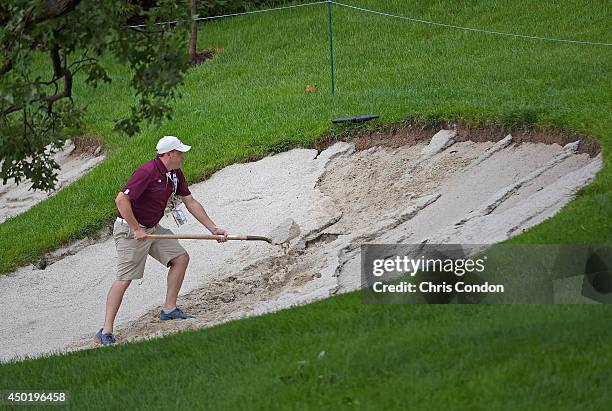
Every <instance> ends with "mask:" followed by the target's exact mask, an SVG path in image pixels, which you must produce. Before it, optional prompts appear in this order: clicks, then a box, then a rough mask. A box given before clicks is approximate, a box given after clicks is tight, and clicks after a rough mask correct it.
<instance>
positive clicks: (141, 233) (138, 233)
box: [134, 227, 148, 241]
mask: <svg viewBox="0 0 612 411" xmlns="http://www.w3.org/2000/svg"><path fill="white" fill-rule="evenodd" d="M147 235H148V234H147V233H146V231H145V230H143V229H142V228H141V227H138V228H137V229H136V230H135V231H134V239H135V240H141V241H142V240H146V239H147Z"/></svg>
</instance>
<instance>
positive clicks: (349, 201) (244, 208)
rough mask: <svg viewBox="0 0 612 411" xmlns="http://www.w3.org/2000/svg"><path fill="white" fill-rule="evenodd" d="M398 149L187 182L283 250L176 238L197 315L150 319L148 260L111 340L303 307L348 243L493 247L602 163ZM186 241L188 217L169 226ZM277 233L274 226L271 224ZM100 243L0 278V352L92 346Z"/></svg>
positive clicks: (100, 314)
mask: <svg viewBox="0 0 612 411" xmlns="http://www.w3.org/2000/svg"><path fill="white" fill-rule="evenodd" d="M455 138H456V136H455V133H454V132H452V131H441V132H440V133H438V134H437V135H436V136H434V137H433V138H432V140H431V142H430V144H427V145H426V144H416V145H412V146H403V147H399V148H384V147H372V148H369V149H367V150H362V151H355V146H354V144H349V143H343V142H341V143H336V144H334V145H333V146H331V147H329V148H327V149H326V150H324V151H322V152H321V153H318V152H317V151H316V150H306V149H295V150H291V151H288V152H285V153H281V154H278V155H274V156H269V157H266V158H264V159H262V160H259V161H256V162H252V163H246V164H236V165H232V166H229V167H226V168H225V169H223V170H221V171H219V172H217V173H215V174H214V175H213V176H212V177H211V178H210V179H208V180H207V181H205V182H203V183H200V184H197V185H193V186H191V191H192V193H193V195H194V196H195V197H196V198H198V199H200V200H201V201H202V203H203V204H204V206H205V207H206V209H207V211H208V212H209V214H210V215H211V216H212V217H213V219H214V220H215V221H216V222H217V224H219V225H220V226H222V227H225V228H227V229H228V231H230V233H232V234H243V233H248V234H259V235H266V234H268V233H270V232H272V233H276V234H277V235H278V236H285V238H287V239H290V241H289V242H288V243H287V247H286V249H284V250H283V249H282V248H281V247H279V246H272V245H269V244H267V243H261V242H228V243H224V244H218V243H216V242H214V241H183V242H182V244H183V246H184V247H185V248H186V249H187V251H188V252H189V253H190V255H191V263H190V266H189V269H188V272H187V276H186V279H185V283H184V285H183V291H182V294H181V296H179V306H181V308H183V309H184V310H185V311H187V312H190V313H192V314H194V315H195V316H196V318H193V319H189V320H183V321H169V322H161V321H160V320H159V319H158V313H159V307H160V305H161V303H162V302H163V297H164V293H165V275H166V270H165V269H164V267H162V266H161V265H160V264H158V263H157V262H156V261H154V260H152V259H149V261H148V262H147V268H146V272H145V279H144V281H143V283H142V284H141V285H138V284H137V282H133V283H132V285H131V286H130V288H129V289H128V291H127V293H126V296H125V298H124V303H123V305H122V307H121V310H120V312H119V315H118V318H117V323H116V329H115V333H116V335H117V337H118V338H119V339H120V340H121V341H133V340H138V339H143V338H151V337H157V336H161V335H165V334H169V333H173V332H177V331H179V330H183V329H190V328H200V327H206V326H210V325H214V324H218V323H222V322H225V321H228V320H231V319H235V318H239V317H243V316H249V315H258V314H262V313H265V312H269V311H273V310H278V309H281V308H286V307H289V306H292V305H296V304H303V303H306V302H309V301H313V300H316V299H321V298H326V297H329V296H330V295H333V294H336V293H340V292H347V291H351V290H355V289H357V288H358V287H359V280H360V268H359V260H360V255H359V247H360V245H361V244H363V243H367V242H379V243H384V242H388V243H421V242H429V243H450V242H463V243H478V244H486V243H494V242H498V241H501V240H504V239H506V238H509V237H512V236H514V235H517V234H519V233H521V232H523V231H524V230H526V229H528V228H529V227H532V226H533V225H536V224H538V223H539V222H541V221H543V220H544V219H546V218H549V217H550V216H552V215H553V214H555V213H556V212H558V211H559V210H560V209H561V207H563V205H564V204H566V203H567V202H568V201H570V200H571V198H572V197H573V196H574V195H575V193H576V192H577V191H578V190H579V189H580V188H581V187H583V186H584V185H586V184H587V183H588V182H589V181H590V180H591V179H592V178H593V177H594V176H595V174H596V173H597V171H598V170H599V169H600V168H601V166H602V160H601V155H598V156H597V157H596V158H591V157H590V156H589V155H588V154H578V153H577V152H576V149H577V144H568V145H566V146H565V147H562V146H560V145H557V144H552V145H546V144H541V143H520V144H515V143H513V142H512V138H511V137H510V136H509V137H507V138H506V139H504V140H501V141H499V142H497V143H493V142H483V143H475V142H471V141H465V142H455ZM161 224H162V225H164V226H166V227H169V228H171V229H173V230H174V231H175V232H177V233H179V232H182V233H197V232H203V231H204V229H203V228H201V227H198V225H197V224H196V223H195V219H193V218H190V219H189V222H188V223H187V224H186V225H185V226H182V227H181V228H180V229H177V228H176V226H175V225H174V223H173V222H172V221H171V220H170V219H169V218H165V219H164V220H162V222H161ZM279 226H280V227H279ZM114 270H115V248H114V244H113V242H112V240H103V241H100V242H98V243H96V244H92V245H87V246H84V247H82V249H81V250H80V251H79V252H78V253H77V254H75V255H68V256H66V257H65V258H63V259H61V260H59V261H57V262H55V263H53V264H51V265H49V266H48V267H47V268H46V269H45V270H38V269H36V268H35V267H33V266H29V267H24V268H22V269H20V270H18V271H17V272H14V273H12V274H10V275H8V276H6V277H4V278H0V289H1V290H2V291H1V293H2V295H1V301H2V303H0V304H1V306H0V307H1V308H3V309H5V310H9V309H10V310H11V311H15V310H17V311H18V312H17V314H18V315H16V316H12V318H11V319H0V327H2V329H4V330H8V329H10V330H11V332H10V333H2V335H1V336H0V347H1V348H0V356H1V358H2V359H5V360H6V359H9V358H12V357H15V356H18V355H19V356H21V355H37V354H41V353H49V352H52V351H62V350H65V349H80V348H87V347H91V346H93V344H92V342H91V339H92V336H93V334H94V333H95V331H97V330H98V329H99V327H100V326H101V324H102V322H103V319H104V302H105V298H106V292H107V290H108V287H109V286H110V283H111V282H112V281H113V279H114Z"/></svg>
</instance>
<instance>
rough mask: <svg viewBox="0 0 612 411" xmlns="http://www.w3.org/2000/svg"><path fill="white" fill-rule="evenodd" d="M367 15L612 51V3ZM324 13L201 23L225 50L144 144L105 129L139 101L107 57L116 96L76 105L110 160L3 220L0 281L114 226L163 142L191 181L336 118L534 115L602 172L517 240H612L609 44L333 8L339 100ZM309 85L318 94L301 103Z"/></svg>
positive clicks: (405, 9) (98, 95) (90, 97)
mask: <svg viewBox="0 0 612 411" xmlns="http://www.w3.org/2000/svg"><path fill="white" fill-rule="evenodd" d="M360 4H361V3H360ZM364 4H365V5H366V6H370V7H372V8H378V9H383V10H387V11H390V12H397V13H400V14H405V15H414V16H419V17H422V18H431V19H434V20H437V21H445V22H449V23H453V24H459V25H467V26H474V27H486V28H489V29H492V30H499V31H511V32H517V33H528V34H534V35H545V36H555V37H559V38H571V39H580V40H604V41H605V40H606V38H607V36H608V35H609V31H608V30H607V28H608V24H607V23H608V22H609V21H610V19H609V17H612V16H611V15H610V14H611V12H610V8H606V7H605V2H590V3H588V4H587V3H584V2H571V3H568V2H560V3H558V4H552V3H549V2H546V4H538V6H537V7H538V11H537V13H536V12H535V11H534V9H533V8H534V6H533V4H532V3H531V2H524V1H513V2H510V3H508V2H496V1H488V2H459V1H456V2H447V1H445V2H426V3H424V2H409V3H405V4H402V5H399V4H396V2H392V1H369V2H365V3H364ZM326 16H327V15H326V8H325V6H324V5H323V6H310V7H307V8H301V9H297V10H288V11H279V12H274V13H268V14H258V15H255V16H245V17H238V18H233V19H226V20H221V21H214V22H212V23H209V24H205V25H202V30H201V36H200V38H201V40H202V44H201V45H200V46H201V47H221V48H223V52H222V53H221V54H219V55H218V56H217V57H216V58H215V59H214V60H212V61H209V62H207V63H206V64H204V65H202V66H200V67H197V68H195V69H193V70H192V71H191V72H190V73H189V75H188V77H187V79H186V84H185V86H184V87H183V88H182V95H183V98H182V99H180V100H178V101H177V102H176V104H175V111H176V114H175V117H174V119H173V120H172V121H169V122H167V123H166V124H165V125H164V126H163V127H162V128H161V129H156V128H153V127H149V128H145V130H144V131H143V132H142V133H141V134H140V135H139V136H137V137H136V138H132V139H128V138H126V137H124V136H121V135H117V134H115V133H113V132H112V126H113V121H114V120H115V119H117V118H119V117H120V116H122V115H124V114H125V113H127V110H128V107H129V104H130V103H131V101H132V97H131V95H130V93H129V87H128V86H129V84H128V79H127V78H128V76H127V75H126V74H127V73H126V72H125V71H124V70H123V69H122V68H121V67H119V66H117V65H116V64H114V63H113V62H112V61H108V65H109V67H110V70H111V71H112V73H113V76H112V77H113V79H114V80H113V82H112V84H110V85H103V86H101V87H99V88H98V89H96V90H91V89H87V88H86V87H84V85H83V84H82V83H78V84H77V86H76V89H77V90H76V93H75V95H76V96H77V98H78V100H79V101H80V102H82V103H83V104H86V105H87V106H88V107H89V111H88V115H87V119H86V124H87V128H88V131H89V132H91V133H94V134H96V135H98V136H100V137H101V138H102V139H103V140H104V141H105V144H106V145H107V147H108V150H109V158H108V160H107V161H105V162H104V163H103V164H102V165H100V166H99V167H97V168H96V169H95V170H94V171H92V172H91V173H89V174H88V175H87V176H86V177H85V178H83V179H81V180H80V181H78V182H76V183H75V184H73V185H71V186H70V187H68V188H67V189H65V190H62V191H61V192H60V193H59V194H58V195H56V196H55V197H53V198H51V199H50V200H49V201H46V202H44V203H41V204H39V205H38V206H36V207H34V208H33V209H32V210H31V211H29V212H27V213H24V214H22V215H20V216H17V217H16V218H13V219H10V220H8V221H6V222H5V223H3V224H0V273H4V272H10V271H12V270H14V269H16V268H17V267H19V266H21V265H24V264H26V263H28V262H31V261H32V260H33V259H35V258H36V257H38V256H40V255H41V254H43V253H44V252H46V251H48V250H50V249H53V248H54V247H56V246H58V245H60V244H63V243H66V242H69V241H71V240H74V239H76V238H81V237H84V236H86V235H88V234H91V233H93V232H95V231H96V230H97V229H99V228H100V227H102V226H103V225H104V224H107V223H108V222H110V221H111V219H112V216H113V215H114V212H115V204H114V201H113V199H114V197H115V195H116V193H117V191H118V189H119V188H120V187H121V185H122V184H123V183H124V182H125V181H126V179H127V178H128V177H129V175H130V173H131V172H132V170H133V169H134V168H135V167H136V166H137V165H138V164H140V163H142V162H144V161H146V160H147V159H149V158H151V156H152V155H153V153H154V151H153V148H154V147H155V143H156V141H157V139H158V138H159V137H160V136H162V135H164V134H174V135H178V136H180V137H181V138H182V139H184V140H185V141H186V142H187V143H188V144H192V145H193V146H194V150H192V152H190V155H189V159H188V161H187V163H186V170H185V171H186V175H187V177H188V179H189V181H190V182H195V181H199V180H200V179H201V178H202V177H203V176H205V175H207V174H209V173H211V172H212V171H214V170H218V169H220V168H222V167H223V166H226V165H228V164H231V163H234V162H236V161H241V160H244V159H246V158H253V157H257V156H260V155H263V154H266V153H268V152H270V151H274V150H277V149H278V148H284V147H290V146H297V145H304V146H312V145H313V144H314V143H315V141H316V139H317V138H319V137H321V136H323V135H325V134H328V133H329V132H331V131H332V127H331V123H330V119H331V118H334V117H338V116H344V115H351V114H362V113H377V114H380V115H381V116H382V120H383V121H384V122H385V123H394V122H399V121H401V120H404V119H406V118H408V117H416V118H423V119H457V120H463V121H469V122H480V121H485V120H490V121H498V122H504V121H506V120H507V119H508V118H511V119H518V120H519V121H521V119H525V120H528V121H530V122H535V123H537V124H541V125H554V126H557V127H563V128H565V129H568V130H575V131H581V132H585V133H588V134H591V135H593V136H595V137H597V138H598V139H599V140H600V142H601V144H602V145H603V148H604V155H605V161H606V168H605V170H604V171H603V172H602V173H601V174H600V175H599V176H598V178H597V180H596V182H595V183H594V184H592V185H590V186H589V187H588V188H587V189H586V190H585V191H584V193H582V195H581V196H580V198H579V199H578V200H576V201H574V202H573V203H572V204H571V205H569V206H568V207H566V208H565V209H564V211H563V212H561V213H560V214H559V215H558V216H557V217H555V218H554V219H552V220H551V221H548V222H546V223H544V224H542V225H541V226H539V227H538V228H536V229H534V230H532V231H531V232H530V233H529V234H528V235H526V236H522V237H521V241H532V242H559V241H568V242H591V241H592V242H597V241H607V240H609V239H610V233H612V219H611V218H610V216H611V215H612V195H611V193H610V187H611V186H612V173H611V172H610V171H609V170H608V167H607V165H609V164H610V154H609V153H610V150H609V149H607V147H609V144H610V143H611V142H612V133H611V132H610V131H609V129H608V127H609V124H611V121H610V120H612V115H611V110H610V101H612V87H610V84H611V81H610V80H611V79H610V73H611V72H612V70H611V65H612V56H611V54H612V47H602V46H584V45H582V46H581V45H569V44H559V43H548V42H541V41H530V40H517V39H511V38H506V37H496V36H491V35H487V34H480V33H471V32H462V31H456V30H450V29H444V28H436V27H432V26H427V25H418V24H414V23H410V22H407V21H402V20H394V19H389V18H384V17H381V16H375V15H369V14H363V13H360V12H356V11H353V10H349V9H346V8H340V7H334V33H335V51H336V53H335V61H336V80H337V90H336V91H337V93H336V96H335V98H333V99H332V98H331V96H330V92H329V64H328V63H329V52H328V43H327V42H328V37H327V36H328V33H327V20H326ZM307 84H316V85H317V87H318V89H319V92H318V93H315V94H307V93H305V92H304V87H305V86H306V85H307ZM229 229H231V227H229Z"/></svg>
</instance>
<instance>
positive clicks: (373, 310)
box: [0, 293, 612, 410]
mask: <svg viewBox="0 0 612 411" xmlns="http://www.w3.org/2000/svg"><path fill="white" fill-rule="evenodd" d="M537 308H538V309H537V311H535V310H534V309H533V307H529V306H514V307H502V306H452V307H450V306H405V305H404V306H402V305H365V304H361V303H360V300H359V295H358V294H357V293H352V294H349V295H343V296H339V297H335V298H331V299H328V300H325V301H321V302H317V303H314V304H311V305H308V306H303V307H298V308H294V309H291V310H284V311H281V312H277V313H274V314H271V315H266V316H262V317H255V318H250V319H243V320H238V321H234V322H231V323H228V324H225V325H223V326H219V327H214V328H210V329H207V330H203V331H198V332H185V333H180V334H178V335H175V336H172V337H170V338H164V339H157V340H153V341H150V342H147V343H138V344H125V345H121V346H117V347H104V348H100V349H95V350H89V351H83V352H79V353H73V354H70V355H68V356H55V357H49V358H41V359H37V360H34V361H27V362H23V363H14V364H7V365H2V366H1V367H0V387H2V388H4V389H26V388H27V389H47V390H50V389H56V390H59V389H63V390H69V391H70V396H71V408H72V409H76V410H82V409H155V410H168V409H202V410H204V409H205V410H277V409H295V410H304V409H313V410H315V409H316V410H321V409H327V410H337V409H369V410H390V409H396V410H407V409H417V410H421V409H432V410H438V409H475V410H497V409H503V410H519V409H529V410H551V409H554V410H565V409H581V410H606V409H608V408H609V404H610V402H611V401H612V394H611V391H610V390H609V385H610V382H611V380H612V371H611V370H612V357H611V356H610V355H609V351H610V349H609V347H610V341H611V340H612V329H611V328H610V327H609V324H610V321H611V320H612V312H611V311H610V310H608V309H607V308H606V307H604V306H601V305H599V306H580V307H572V306H539V307H537Z"/></svg>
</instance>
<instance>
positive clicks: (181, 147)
mask: <svg viewBox="0 0 612 411" xmlns="http://www.w3.org/2000/svg"><path fill="white" fill-rule="evenodd" d="M155 149H156V150H157V154H164V153H167V152H169V151H172V150H178V151H181V152H183V153H185V152H187V151H189V150H191V146H188V145H186V144H183V143H182V142H181V140H179V139H178V138H176V137H174V136H163V137H162V138H160V139H159V141H158V142H157V146H156V147H155Z"/></svg>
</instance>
